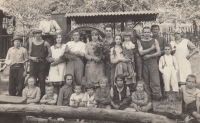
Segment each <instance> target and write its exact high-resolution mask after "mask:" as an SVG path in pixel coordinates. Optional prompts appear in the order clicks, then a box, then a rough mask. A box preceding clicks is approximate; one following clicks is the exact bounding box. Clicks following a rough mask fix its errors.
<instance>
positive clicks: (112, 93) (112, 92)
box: [110, 88, 114, 98]
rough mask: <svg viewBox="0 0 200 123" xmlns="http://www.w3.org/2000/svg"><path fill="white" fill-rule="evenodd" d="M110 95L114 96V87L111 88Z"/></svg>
mask: <svg viewBox="0 0 200 123" xmlns="http://www.w3.org/2000/svg"><path fill="white" fill-rule="evenodd" d="M110 96H111V97H112V98H113V97H114V91H113V88H111V89H110Z"/></svg>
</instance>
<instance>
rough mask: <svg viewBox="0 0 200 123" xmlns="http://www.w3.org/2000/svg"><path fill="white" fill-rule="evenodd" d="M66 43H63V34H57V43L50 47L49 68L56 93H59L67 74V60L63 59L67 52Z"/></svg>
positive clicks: (50, 78)
mask: <svg viewBox="0 0 200 123" xmlns="http://www.w3.org/2000/svg"><path fill="white" fill-rule="evenodd" d="M65 48H66V44H63V43H62V35H61V34H57V35H56V44H55V45H53V46H51V47H50V51H49V55H48V57H47V60H48V62H50V63H51V64H50V70H49V79H48V80H49V82H50V84H51V85H54V91H55V93H56V94H58V93H59V89H60V87H61V85H62V82H63V81H64V75H65V74H66V66H67V65H66V62H65V60H61V59H60V56H62V55H63V54H64V52H65Z"/></svg>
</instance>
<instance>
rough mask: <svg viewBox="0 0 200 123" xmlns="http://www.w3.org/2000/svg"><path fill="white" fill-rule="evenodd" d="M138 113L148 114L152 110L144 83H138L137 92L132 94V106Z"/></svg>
mask: <svg viewBox="0 0 200 123" xmlns="http://www.w3.org/2000/svg"><path fill="white" fill-rule="evenodd" d="M130 106H131V107H133V108H134V109H135V110H136V111H141V112H147V111H148V110H149V109H151V108H152V103H151V102H149V101H148V95H147V93H146V92H145V91H144V82H143V81H141V80H140V81H138V82H137V85H136V91H135V92H133V93H132V103H131V105H130Z"/></svg>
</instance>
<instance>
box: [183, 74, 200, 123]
mask: <svg viewBox="0 0 200 123" xmlns="http://www.w3.org/2000/svg"><path fill="white" fill-rule="evenodd" d="M196 84H197V81H196V76H195V75H192V74H191V75H188V76H187V79H186V85H182V86H181V87H180V95H181V96H180V97H183V100H184V102H185V104H186V108H187V112H188V114H189V115H190V116H191V117H193V118H195V119H200V114H199V106H200V104H199V103H200V99H199V98H200V90H199V89H197V88H196Z"/></svg>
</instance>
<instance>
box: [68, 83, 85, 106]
mask: <svg viewBox="0 0 200 123" xmlns="http://www.w3.org/2000/svg"><path fill="white" fill-rule="evenodd" d="M74 92H75V93H73V94H72V95H71V97H70V106H71V107H83V106H84V103H82V102H83V97H84V94H83V93H82V86H81V85H75V88H74Z"/></svg>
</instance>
